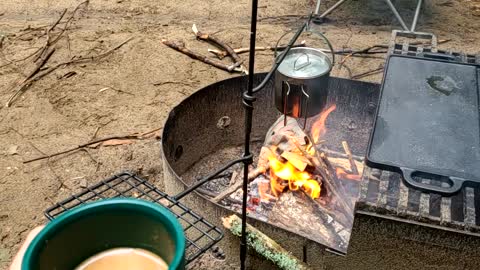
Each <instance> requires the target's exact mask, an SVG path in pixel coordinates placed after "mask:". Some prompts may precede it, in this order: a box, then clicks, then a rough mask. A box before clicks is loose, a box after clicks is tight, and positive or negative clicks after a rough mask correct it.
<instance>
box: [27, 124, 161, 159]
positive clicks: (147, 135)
mask: <svg viewBox="0 0 480 270" xmlns="http://www.w3.org/2000/svg"><path fill="white" fill-rule="evenodd" d="M159 130H161V128H156V129H154V130H150V131H147V132H144V133H133V134H130V135H125V136H111V137H106V138H102V139H98V140H94V141H91V142H88V143H84V144H81V145H78V146H76V147H72V148H70V149H67V150H64V151H60V152H57V153H54V154H51V155H44V156H41V157H37V158H34V159H30V160H26V161H23V164H27V163H31V162H34V161H38V160H42V159H50V158H52V157H56V156H60V155H63V154H67V153H70V152H73V151H77V150H81V149H83V148H86V147H93V148H95V147H98V146H101V145H103V143H105V142H109V143H108V145H120V144H121V143H117V142H118V141H121V140H145V139H148V138H151V137H152V136H153V135H155V132H157V131H159Z"/></svg>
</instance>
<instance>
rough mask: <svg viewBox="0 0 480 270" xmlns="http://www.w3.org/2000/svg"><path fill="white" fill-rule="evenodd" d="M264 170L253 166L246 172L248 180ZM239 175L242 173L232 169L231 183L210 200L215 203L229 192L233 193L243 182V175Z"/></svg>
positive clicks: (264, 170)
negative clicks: (252, 168)
mask: <svg viewBox="0 0 480 270" xmlns="http://www.w3.org/2000/svg"><path fill="white" fill-rule="evenodd" d="M265 172H266V169H265V168H260V167H259V168H255V169H254V170H252V171H251V172H250V173H249V174H248V181H249V182H250V181H252V180H254V179H255V178H257V177H258V176H259V175H260V174H262V173H265ZM239 176H243V174H242V175H240V174H239V173H238V172H237V171H233V173H232V180H233V183H232V184H231V185H230V186H229V187H227V189H225V190H223V191H222V192H220V193H219V194H218V195H217V196H215V198H213V199H212V201H213V202H215V203H219V202H221V201H222V200H223V199H225V198H226V197H227V196H229V195H230V194H232V193H234V192H235V191H237V190H238V189H239V188H241V187H242V184H243V177H239ZM232 180H230V182H232Z"/></svg>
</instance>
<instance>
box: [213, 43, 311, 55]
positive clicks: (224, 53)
mask: <svg viewBox="0 0 480 270" xmlns="http://www.w3.org/2000/svg"><path fill="white" fill-rule="evenodd" d="M286 47H287V46H278V47H277V50H278V51H281V50H285V48H286ZM297 47H305V40H302V42H300V44H296V45H293V46H292V48H297ZM233 51H234V52H235V53H237V54H241V53H247V52H250V48H248V47H244V48H243V47H242V48H238V49H234V50H233ZM255 51H275V46H265V47H255ZM208 52H209V53H213V54H214V55H215V56H216V57H217V58H219V59H223V58H224V57H225V56H227V55H228V52H226V51H221V50H217V49H208Z"/></svg>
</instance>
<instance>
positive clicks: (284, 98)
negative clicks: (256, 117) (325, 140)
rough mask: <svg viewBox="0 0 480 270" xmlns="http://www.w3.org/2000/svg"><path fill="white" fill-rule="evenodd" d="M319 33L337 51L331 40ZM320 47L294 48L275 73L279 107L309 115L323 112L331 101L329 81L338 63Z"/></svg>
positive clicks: (295, 114) (288, 112)
mask: <svg viewBox="0 0 480 270" xmlns="http://www.w3.org/2000/svg"><path fill="white" fill-rule="evenodd" d="M317 34H319V35H320V36H321V37H322V38H323V39H324V40H325V41H326V43H327V44H328V46H329V48H330V52H333V49H332V46H331V45H330V42H328V40H327V39H326V38H325V36H323V34H321V33H317ZM334 61H335V60H334V54H333V53H332V57H331V59H330V58H329V56H328V55H327V54H326V53H325V52H323V51H322V50H319V49H314V48H308V47H297V48H292V49H290V51H289V52H288V54H287V56H286V57H285V59H284V60H283V61H282V63H281V64H280V66H279V67H278V69H277V72H276V73H275V106H276V107H277V109H278V110H279V111H280V112H282V113H283V114H284V115H287V116H291V117H295V118H306V117H310V116H313V115H316V114H318V113H320V112H321V111H322V109H323V108H324V107H325V105H326V103H327V97H328V81H329V78H330V71H331V70H332V68H333V64H334Z"/></svg>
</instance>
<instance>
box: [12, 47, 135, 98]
mask: <svg viewBox="0 0 480 270" xmlns="http://www.w3.org/2000/svg"><path fill="white" fill-rule="evenodd" d="M132 39H133V37H130V38H128V39H127V40H125V41H123V42H122V43H120V44H119V45H117V46H115V47H113V48H112V49H110V50H108V51H106V52H104V53H101V54H99V55H95V56H80V57H77V58H75V57H74V58H73V60H70V61H66V62H61V63H59V64H56V65H54V66H52V67H49V68H47V69H45V70H43V72H38V73H36V74H35V76H33V77H31V78H29V79H27V80H24V81H23V82H22V83H21V84H20V87H19V89H18V90H17V91H15V93H14V94H13V95H12V96H10V98H9V99H8V101H7V104H6V106H7V107H10V106H11V105H12V103H13V101H14V100H15V99H16V98H17V97H18V96H20V95H21V94H22V93H24V92H25V91H27V90H28V88H29V87H30V86H31V85H32V84H33V83H35V82H37V81H39V80H40V79H42V78H43V77H45V76H47V75H48V74H50V73H52V72H53V71H55V70H56V69H58V68H60V67H62V66H68V65H71V64H78V63H86V62H91V61H94V60H98V59H101V58H103V57H105V56H107V55H109V54H111V53H112V52H114V51H116V50H118V49H119V48H120V47H122V46H123V45H125V44H126V43H127V42H129V41H130V40H132ZM46 59H47V60H48V58H46ZM42 62H43V61H42ZM38 70H41V68H39V69H38Z"/></svg>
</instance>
